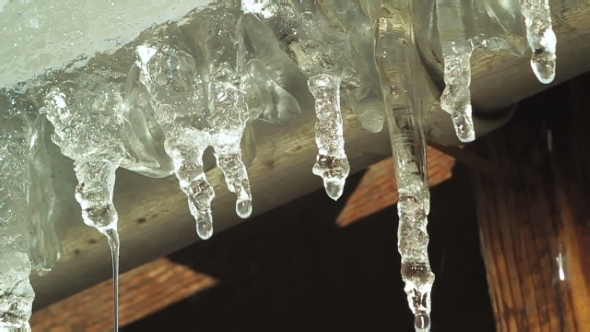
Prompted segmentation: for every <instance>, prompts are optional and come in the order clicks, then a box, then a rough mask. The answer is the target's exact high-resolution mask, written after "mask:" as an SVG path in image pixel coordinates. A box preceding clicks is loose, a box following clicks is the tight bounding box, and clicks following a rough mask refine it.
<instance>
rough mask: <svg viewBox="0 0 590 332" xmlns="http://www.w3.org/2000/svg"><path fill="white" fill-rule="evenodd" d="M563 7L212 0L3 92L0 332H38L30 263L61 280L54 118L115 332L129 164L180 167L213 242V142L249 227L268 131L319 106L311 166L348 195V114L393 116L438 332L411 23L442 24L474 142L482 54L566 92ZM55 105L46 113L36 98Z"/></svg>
mask: <svg viewBox="0 0 590 332" xmlns="http://www.w3.org/2000/svg"><path fill="white" fill-rule="evenodd" d="M205 3H207V4H205ZM414 6H424V7H426V6H430V7H429V9H430V10H428V14H426V13H424V12H425V11H423V10H417V9H416V8H414ZM423 9H425V8H423ZM549 9H550V8H549V4H548V1H547V0H519V1H515V0H510V1H500V0H478V1H458V0H436V1H435V3H433V2H419V1H413V0H395V1H394V0H387V1H386V0H360V1H342V0H322V1H317V0H241V1H235V0H219V1H209V0H207V1H205V2H203V3H202V4H200V5H199V7H197V8H196V9H195V10H193V11H192V12H191V13H189V14H188V15H187V16H185V17H184V18H183V19H182V20H180V21H174V22H172V21H171V22H167V23H165V24H162V25H159V26H154V27H152V28H149V29H147V30H145V31H144V32H142V33H141V34H140V36H139V37H138V38H137V39H136V40H134V41H132V42H130V43H129V44H127V45H124V46H122V47H120V43H119V42H116V43H117V47H120V48H119V49H117V50H112V51H108V52H104V53H99V54H95V55H94V56H93V58H80V59H78V60H76V61H74V62H73V63H71V66H70V64H68V67H67V70H62V69H60V70H53V71H52V70H49V71H47V72H46V73H45V74H42V75H41V76H38V77H37V78H35V79H34V80H33V82H31V83H32V84H30V85H27V87H26V89H29V91H28V92H27V98H23V96H22V95H20V94H18V93H13V92H11V91H7V90H2V91H0V111H1V113H0V142H1V143H2V144H3V145H4V147H5V148H4V150H3V152H2V158H1V159H0V167H1V168H2V174H1V175H0V176H1V177H3V180H2V182H0V193H2V194H3V196H4V197H10V200H6V201H4V202H2V203H0V236H2V242H0V248H1V249H2V250H1V251H0V292H4V293H5V294H7V295H6V296H4V298H2V299H0V300H1V301H0V329H1V328H2V327H7V326H10V327H13V328H14V327H22V328H25V329H26V328H28V323H27V320H28V318H29V316H30V309H31V303H32V301H33V297H34V293H33V290H32V289H31V287H30V284H29V280H28V275H29V273H30V271H31V269H34V270H37V271H38V272H39V273H40V274H43V273H46V272H48V271H49V269H50V267H51V266H52V265H53V264H54V263H55V262H56V261H57V260H58V259H59V257H60V255H61V248H60V244H59V241H58V239H57V237H56V234H55V230H54V228H53V217H52V211H53V205H54V195H53V194H52V192H53V188H52V182H51V179H50V177H51V176H50V175H51V169H50V168H49V167H48V166H47V165H49V160H48V159H49V158H48V155H47V151H46V150H45V146H44V138H45V132H44V130H45V127H44V126H45V122H46V121H49V122H51V123H52V124H53V126H54V134H53V136H52V138H53V141H54V142H55V143H56V144H57V145H58V146H59V147H60V148H61V151H62V153H63V154H64V155H65V156H67V157H69V158H71V159H73V160H74V167H75V173H76V177H77V179H78V183H79V184H78V186H77V188H76V192H75V198H76V200H77V201H78V202H79V204H80V206H81V209H82V217H83V220H84V222H85V223H86V224H87V225H89V226H92V227H94V228H96V229H97V230H99V231H100V232H101V233H103V234H104V235H105V236H107V239H108V241H109V246H110V248H111V254H112V262H113V274H114V277H113V283H114V284H113V292H114V306H113V307H114V312H115V317H114V325H115V330H117V329H118V269H119V263H118V261H119V238H118V233H117V222H118V216H117V212H116V210H115V208H114V206H113V189H114V184H115V172H116V170H117V168H119V167H123V168H126V169H129V170H131V171H134V172H138V173H140V174H143V175H146V176H150V177H166V176H169V175H171V174H172V173H174V174H175V175H176V177H177V179H178V181H179V185H180V188H181V190H182V191H183V192H184V193H185V194H186V196H187V198H188V205H189V209H190V212H191V214H192V215H193V216H194V218H195V221H196V229H197V233H198V235H199V236H200V237H201V238H202V239H208V238H210V237H211V236H212V234H213V216H212V210H211V204H212V201H213V199H214V197H215V191H214V188H213V186H212V185H211V183H209V180H208V179H207V176H206V173H205V171H206V165H205V164H204V160H203V156H204V154H205V152H206V151H207V150H208V149H209V147H211V148H213V150H214V157H215V160H216V164H217V166H218V167H219V169H220V170H221V171H222V172H223V174H224V178H225V182H226V185H227V188H228V189H229V190H230V191H231V192H233V193H235V194H236V203H235V210H236V213H237V214H238V215H239V216H240V217H241V218H247V217H249V216H250V215H251V213H252V192H251V188H250V181H249V179H248V172H247V168H246V167H247V166H248V165H249V164H250V163H251V162H252V159H253V158H254V154H255V143H256V142H255V136H254V131H253V126H252V121H253V120H262V121H266V122H270V123H273V124H278V125H285V124H288V123H290V122H292V121H293V120H294V119H295V117H297V116H298V115H299V114H300V113H302V110H311V108H312V107H313V108H314V111H315V117H316V119H317V122H316V124H315V141H316V145H317V147H318V154H317V158H316V162H315V164H314V166H313V169H312V172H313V174H315V175H318V176H320V177H321V178H322V179H323V182H324V187H325V190H326V192H327V193H328V195H329V196H330V197H331V198H333V199H334V200H336V199H338V198H339V197H340V196H341V195H342V191H343V188H344V184H345V181H346V178H347V176H348V174H349V172H350V166H349V162H348V159H347V156H346V153H345V150H344V146H345V141H344V135H343V134H344V128H343V115H342V111H343V110H344V111H346V110H348V109H351V110H352V111H354V113H355V114H356V118H357V119H358V120H359V122H360V123H361V125H362V126H363V127H364V128H366V129H367V130H369V131H371V132H378V131H380V130H381V129H382V126H383V123H384V121H385V119H386V120H387V124H388V127H389V133H390V137H391V144H392V149H393V158H394V161H395V164H396V169H395V176H396V179H397V183H398V191H399V203H398V213H399V220H400V224H399V230H398V247H399V252H400V254H401V256H402V271H401V273H402V277H403V280H404V282H405V291H406V293H407V296H408V303H409V306H410V308H411V310H412V312H413V314H414V317H415V326H416V330H417V331H427V330H429V329H430V292H431V288H432V284H433V282H434V274H433V273H432V271H431V269H430V264H429V261H428V254H427V246H428V241H429V239H428V234H427V231H426V226H427V222H428V220H427V216H428V213H429V206H430V194H429V190H428V184H427V178H426V174H427V172H426V170H425V167H426V164H425V160H426V159H425V158H426V157H425V153H426V143H425V133H424V116H425V114H424V112H425V109H424V107H426V105H424V104H425V103H426V101H425V99H424V98H422V97H423V96H424V95H423V93H424V92H423V90H424V89H425V86H426V85H428V84H427V82H426V81H425V79H426V76H427V75H426V71H425V69H424V67H423V65H422V64H421V61H420V56H419V54H418V51H417V49H416V42H415V40H414V39H415V36H414V30H413V26H418V25H421V24H423V23H424V22H423V21H422V20H420V21H419V22H413V23H414V24H412V22H411V21H412V20H416V17H417V16H420V18H423V17H422V16H424V17H425V16H427V15H430V16H431V17H430V18H429V19H430V20H429V22H426V23H424V24H425V25H428V24H430V25H431V26H429V27H428V30H429V32H428V34H429V38H428V43H432V42H434V43H436V42H438V41H439V42H440V43H441V45H442V60H443V62H444V82H445V85H446V86H445V89H444V91H443V93H442V95H441V107H442V109H443V110H445V111H446V112H448V113H449V114H451V118H452V121H453V124H454V128H455V131H456V134H457V136H458V138H459V139H460V140H461V141H462V142H470V141H472V140H474V139H475V129H474V126H473V119H472V106H471V96H470V84H471V68H470V67H471V65H470V62H471V57H472V54H474V53H475V52H477V51H479V50H484V51H486V52H492V51H493V52H496V51H501V52H509V53H511V54H513V55H516V56H523V54H524V52H525V50H526V49H527V42H528V46H529V47H530V48H531V49H532V51H533V55H532V59H531V65H532V68H533V71H534V72H535V75H536V76H537V77H538V79H539V80H540V81H541V82H543V83H550V82H551V81H553V79H554V76H555V44H556V41H555V39H556V38H555V34H554V33H553V31H552V27H551V17H550V11H549ZM435 14H436V19H435V17H434V15H435ZM433 22H437V23H436V24H437V27H434V26H433V25H434V23H433ZM523 22H525V24H523ZM525 29H526V30H525ZM419 33H421V32H419ZM375 37H376V39H375ZM419 39H421V38H420V37H419ZM437 39H438V40H437ZM429 46H431V45H429ZM435 52H436V51H435ZM19 69H20V68H19ZM422 77H424V79H422ZM28 83H29V82H27V84H28ZM21 87H22V86H21ZM39 96H42V97H39ZM2 98H3V99H2ZM40 99H43V100H42V101H41V100H40ZM41 104H43V105H44V106H43V108H42V109H41V110H40V112H41V114H40V115H39V112H38V111H37V108H36V106H33V105H41ZM5 109H6V111H4V110H5ZM309 115H310V116H313V115H312V114H309ZM29 229H32V230H33V233H34V234H33V236H29V235H28V233H27V230H29Z"/></svg>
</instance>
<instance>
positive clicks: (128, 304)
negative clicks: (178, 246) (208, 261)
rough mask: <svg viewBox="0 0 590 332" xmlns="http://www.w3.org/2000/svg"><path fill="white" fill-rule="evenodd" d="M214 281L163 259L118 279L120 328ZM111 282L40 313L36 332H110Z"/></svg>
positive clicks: (33, 319) (36, 316) (35, 320)
mask: <svg viewBox="0 0 590 332" xmlns="http://www.w3.org/2000/svg"><path fill="white" fill-rule="evenodd" d="M216 283H217V281H216V280H215V279H214V278H211V277H210V276H207V275H205V274H201V273H198V272H195V271H194V270H192V269H191V268H189V267H186V266H183V265H179V264H176V263H174V262H171V261H170V260H168V259H166V258H159V259H157V260H155V261H153V262H150V263H148V264H145V265H142V266H140V267H138V268H136V269H134V270H131V271H129V272H127V273H125V274H123V275H121V277H120V298H119V313H120V325H121V326H125V325H127V324H129V323H132V322H134V321H136V320H139V319H142V318H144V317H146V316H149V315H151V314H153V313H155V312H157V311H159V310H161V309H162V308H165V307H167V306H169V305H171V304H173V303H175V302H178V301H180V300H183V299H185V298H187V297H189V296H191V295H193V294H195V293H196V292H198V291H200V290H203V289H206V288H209V287H212V286H214V285H215V284H216ZM112 300H113V298H112V282H111V281H110V280H109V281H105V282H103V283H100V284H98V285H96V286H94V287H91V288H89V289H86V290H84V291H82V292H80V293H78V294H75V295H73V296H71V297H69V298H67V299H64V300H62V301H60V302H57V303H54V304H52V305H50V306H48V307H46V308H44V309H43V310H39V311H37V312H35V313H34V314H33V316H32V317H31V321H30V323H31V327H32V329H33V331H35V332H79V331H87V332H102V331H109V330H112V324H113V323H112V322H113V308H112V305H113V303H112Z"/></svg>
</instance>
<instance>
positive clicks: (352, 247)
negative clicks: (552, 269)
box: [121, 165, 495, 332]
mask: <svg viewBox="0 0 590 332" xmlns="http://www.w3.org/2000/svg"><path fill="white" fill-rule="evenodd" d="M392 176H393V174H392ZM361 177H362V172H361V173H358V174H355V175H353V176H351V177H350V178H349V180H348V183H347V185H346V189H345V192H344V195H343V196H342V198H341V199H340V200H339V201H338V202H334V201H332V200H331V199H329V198H328V197H327V195H326V194H325V192H324V190H323V189H321V190H318V191H317V192H314V193H312V194H310V195H307V196H305V197H302V198H300V199H297V200H295V201H293V202H291V203H289V204H287V205H285V206H282V207H280V208H278V209H276V210H274V211H270V212H267V213H265V214H263V215H261V216H259V217H257V218H254V219H252V220H249V221H246V222H244V223H243V224H241V225H239V226H236V227H233V228H231V229H229V230H227V231H225V232H222V233H219V234H217V235H215V236H214V237H213V238H212V239H210V240H208V241H203V242H199V243H197V244H195V245H192V246H190V247H188V248H185V249H183V250H181V251H178V252H176V253H174V254H172V255H170V256H168V258H169V259H171V260H173V261H174V262H177V263H180V264H183V265H186V266H190V267H191V268H193V269H195V270H196V271H199V272H202V273H206V274H208V275H210V276H212V277H214V278H216V279H218V280H219V284H218V285H217V286H215V287H213V288H210V289H207V290H205V291H202V292H200V293H197V294H195V295H193V296H191V297H190V298H187V299H185V300H183V301H180V302H178V303H175V304H173V305H171V306H169V307H167V308H164V309H163V310H161V311H159V312H157V313H155V314H153V315H151V316H149V317H147V318H145V319H143V320H140V321H137V322H135V323H132V324H130V325H128V326H126V327H124V328H122V329H121V331H122V332H136V331H137V332H139V331H142V332H143V331H204V332H209V331H212V332H216V331H258V332H263V331H413V325H412V321H413V317H412V314H411V312H410V310H409V309H408V307H407V303H406V297H405V294H404V292H403V283H402V281H401V277H400V273H399V270H400V257H399V254H398V252H397V247H396V246H397V240H396V233H397V211H396V206H391V207H389V208H387V209H385V210H383V211H381V212H379V213H377V214H374V215H372V216H369V217H367V218H364V219H362V220H359V221H357V222H355V223H353V224H352V225H349V226H346V227H344V228H340V227H338V226H337V225H336V223H335V220H336V217H337V216H338V214H339V212H340V211H341V210H342V208H343V206H344V204H345V202H346V200H347V198H348V196H350V194H351V193H352V192H353V191H354V189H355V187H356V185H357V184H358V182H359V181H360V179H361ZM431 193H432V198H431V202H432V207H431V213H430V217H429V219H430V225H429V233H430V235H431V242H430V247H429V251H430V259H431V264H432V269H433V270H434V273H435V274H436V282H435V286H434V289H433V294H432V308H433V309H432V322H433V323H432V325H433V328H432V331H434V332H436V331H480V332H486V331H494V329H495V328H494V326H495V325H494V318H493V313H492V308H491V304H490V298H489V295H488V292H487V284H486V275H485V270H484V265H483V261H482V259H481V256H480V251H479V235H478V227H477V221H476V214H475V202H474V200H473V198H472V194H471V187H470V183H469V173H468V171H467V169H466V168H465V166H462V165H458V166H456V167H455V168H454V170H453V177H452V179H450V180H448V181H446V182H444V183H442V184H440V185H438V186H437V187H434V188H432V190H431Z"/></svg>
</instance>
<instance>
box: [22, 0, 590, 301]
mask: <svg viewBox="0 0 590 332" xmlns="http://www.w3.org/2000/svg"><path fill="white" fill-rule="evenodd" d="M567 4H568V5H567V6H566V5H565V2H563V3H562V2H560V1H552V5H554V9H555V10H554V11H553V14H554V28H555V31H556V33H557V36H558V40H559V42H558V44H557V54H558V58H557V59H558V70H557V78H556V82H560V81H564V80H567V79H569V78H571V77H573V76H575V75H578V74H580V73H582V72H584V71H587V70H588V69H590V62H589V61H587V55H588V54H590V20H589V17H590V5H589V4H588V3H587V2H575V1H574V2H573V3H572V1H569V0H568V1H567ZM472 72H473V74H474V78H473V81H472V98H473V104H474V105H475V106H476V107H475V109H474V112H475V113H477V111H478V109H480V108H481V109H486V110H487V109H494V110H497V109H500V108H503V107H507V106H509V105H511V104H513V103H514V102H515V101H518V100H521V99H522V98H525V97H528V96H530V95H533V94H535V93H537V92H539V91H541V90H543V89H545V88H546V86H544V85H542V84H540V83H538V82H537V81H536V79H535V77H534V75H533V74H532V72H531V69H530V65H529V63H528V58H526V57H525V58H522V59H517V58H515V57H514V56H513V55H509V54H506V53H487V54H483V55H481V56H477V57H475V58H474V60H473V62H472ZM304 88H305V84H302V89H304ZM430 88H431V92H432V93H431V95H429V96H425V98H424V100H423V103H424V105H426V107H430V109H431V111H430V112H429V113H428V135H429V138H430V139H431V140H434V141H437V142H439V143H443V144H455V143H456V138H455V134H454V130H453V127H452V123H451V120H450V117H449V116H448V114H446V113H444V112H443V111H441V110H440V107H439V105H438V103H437V102H436V101H437V99H438V96H439V94H440V90H439V89H438V88H437V87H434V86H431V87H430ZM439 88H440V87H439ZM344 117H345V119H344V121H345V132H344V134H345V138H346V142H347V143H346V151H347V153H348V156H349V158H350V160H351V166H352V172H355V171H358V170H361V169H363V168H366V167H368V166H369V165H371V164H373V163H375V162H378V161H380V160H383V159H384V158H386V157H387V156H389V155H390V153H391V152H390V144H389V142H388V138H387V134H386V133H385V132H382V133H380V134H371V133H369V132H367V131H365V130H363V129H362V128H361V127H360V126H359V125H358V124H357V123H356V122H355V119H354V116H353V115H351V114H350V113H349V112H346V114H345V115H344ZM314 121H315V119H314V115H313V111H311V110H309V109H306V110H305V114H304V115H303V116H302V117H301V118H299V119H298V120H297V121H296V123H294V124H292V125H290V126H287V127H272V126H270V125H267V124H264V123H258V124H257V125H256V126H257V128H256V136H257V138H258V142H259V143H258V146H257V157H256V159H255V161H254V163H253V164H252V166H251V167H250V169H249V173H250V176H251V180H252V181H251V183H252V190H253V195H254V215H256V214H260V213H262V212H264V211H268V210H270V209H273V208H275V207H277V206H280V205H282V204H285V203H287V202H289V201H291V200H293V199H295V198H297V197H300V196H302V195H304V194H306V193H309V192H311V191H312V190H315V189H317V188H320V187H321V185H322V183H321V180H320V179H319V178H318V177H316V176H313V175H312V174H311V167H312V165H313V162H314V160H315V155H316V153H317V148H316V146H315V142H314V139H313V137H314V133H313V127H314V126H313V122H314ZM504 121H505V118H500V119H493V120H492V119H488V120H483V119H481V118H477V119H476V121H475V126H476V130H477V132H478V133H485V132H486V131H489V130H491V129H493V128H495V127H496V126H497V125H499V124H501V123H503V122H504ZM53 153H54V154H56V155H59V151H57V150H56V149H54V151H53ZM71 170H72V164H71V161H68V160H67V159H65V158H61V159H59V160H56V162H55V165H54V176H56V178H59V179H60V188H58V189H59V191H58V193H57V194H58V196H59V198H60V202H61V203H63V204H61V205H60V208H59V209H58V211H56V213H57V214H58V219H59V220H60V227H59V230H58V231H59V235H60V237H61V239H62V240H63V247H64V255H63V258H62V261H61V262H60V263H58V264H57V265H56V266H55V268H54V269H53V272H52V273H50V274H48V275H46V276H44V277H41V278H39V277H34V278H33V280H32V284H33V286H34V288H35V291H36V293H37V299H36V301H35V308H42V307H44V306H47V305H49V304H51V303H54V302H57V301H59V300H61V299H63V298H65V297H68V296H71V295H72V294H75V293H77V292H79V291H81V290H83V289H85V288H88V287H91V286H92V285H95V284H97V283H99V282H102V281H104V280H106V279H107V278H109V277H110V269H111V267H110V254H109V251H108V246H107V245H106V241H105V240H104V239H103V237H102V236H101V235H100V234H98V232H96V231H95V230H93V229H91V228H89V227H87V226H85V225H84V224H83V222H82V220H81V218H80V210H79V207H78V206H77V203H76V202H75V200H74V198H73V192H74V187H75V182H76V181H75V177H74V175H73V172H72V171H71ZM208 176H209V177H210V178H211V180H212V183H213V185H214V186H215V187H216V190H217V197H216V199H215V200H214V203H213V211H214V218H215V227H216V231H220V230H222V229H224V228H227V227H230V226H232V225H235V224H237V223H239V222H240V220H239V219H238V217H237V216H236V215H235V212H234V205H235V196H234V195H233V194H231V193H229V192H228V191H227V190H225V189H224V187H223V181H222V176H221V174H220V172H219V171H218V170H216V169H212V170H211V171H209V172H208ZM114 199H115V205H116V207H117V209H118V211H119V219H120V233H121V241H122V247H121V270H122V271H127V270H129V269H131V268H133V267H136V266H139V265H141V264H144V263H146V262H149V261H151V260H153V259H155V258H157V257H161V256H163V255H166V254H168V253H170V252H173V251H175V250H178V249H180V248H182V247H184V246H187V245H189V244H191V243H193V242H195V241H197V236H196V234H195V230H194V221H193V219H192V217H191V215H190V214H189V211H188V207H187V205H186V197H185V196H184V194H183V193H182V192H181V191H180V190H179V188H178V183H177V181H176V179H174V178H173V177H170V178H167V179H161V180H155V179H147V178H145V177H142V176H139V175H136V174H132V173H130V172H127V171H125V170H120V171H119V172H117V185H116V189H115V197H114Z"/></svg>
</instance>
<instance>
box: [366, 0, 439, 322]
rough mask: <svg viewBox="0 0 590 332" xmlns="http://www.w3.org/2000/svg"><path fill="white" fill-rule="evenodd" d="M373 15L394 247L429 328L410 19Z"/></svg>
mask: <svg viewBox="0 0 590 332" xmlns="http://www.w3.org/2000/svg"><path fill="white" fill-rule="evenodd" d="M382 8H383V17H380V18H379V19H378V30H377V51H376V54H377V64H378V65H379V67H380V71H381V78H382V82H383V90H384V95H385V105H386V107H387V120H388V124H389V132H390V138H391V145H392V150H393V157H394V161H395V165H396V167H395V175H396V180H397V186H398V191H399V201H398V214H399V229H398V249H399V252H400V254H401V257H402V269H401V273H402V279H403V280H404V283H405V288H404V290H405V292H406V294H407V296H408V304H409V306H410V309H411V310H412V312H413V314H414V316H415V320H414V323H415V328H416V331H428V330H429V329H430V292H431V289H432V284H433V283H434V274H433V273H432V271H431V269H430V263H429V260H428V233H427V230H426V226H427V224H428V219H427V215H428V211H429V205H430V194H429V190H428V185H427V173H426V139H425V135H424V112H423V110H422V109H421V106H420V105H421V101H420V100H421V97H422V96H421V89H422V88H423V84H421V82H419V77H420V75H417V74H416V73H417V70H416V69H415V68H417V67H418V65H419V56H418V54H417V52H416V50H415V45H414V40H413V35H412V25H411V24H410V23H409V22H408V20H407V18H406V17H405V16H404V14H403V13H402V12H401V11H399V10H398V9H396V8H394V7H393V6H390V5H384V6H383V7H382Z"/></svg>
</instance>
